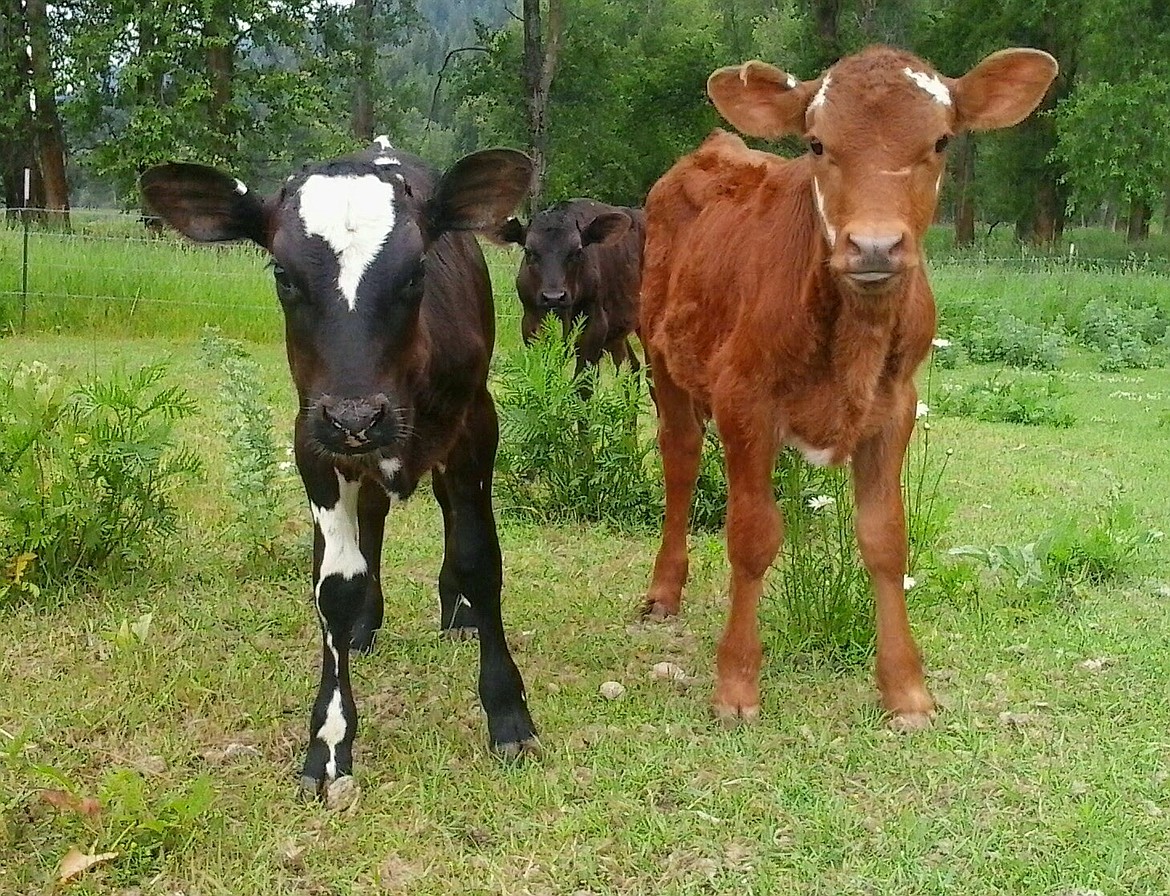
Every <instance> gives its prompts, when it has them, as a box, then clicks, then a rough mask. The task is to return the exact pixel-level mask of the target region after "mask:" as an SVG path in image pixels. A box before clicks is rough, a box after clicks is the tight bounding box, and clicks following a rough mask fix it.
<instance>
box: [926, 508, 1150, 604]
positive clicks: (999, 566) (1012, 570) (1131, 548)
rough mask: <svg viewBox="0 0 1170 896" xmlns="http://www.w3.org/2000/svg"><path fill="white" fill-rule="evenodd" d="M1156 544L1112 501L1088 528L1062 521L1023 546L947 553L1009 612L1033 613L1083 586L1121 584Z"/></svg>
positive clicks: (1131, 514) (958, 549)
mask: <svg viewBox="0 0 1170 896" xmlns="http://www.w3.org/2000/svg"><path fill="white" fill-rule="evenodd" d="M1162 538H1163V534H1162V533H1161V532H1159V531H1158V530H1155V529H1147V528H1145V527H1144V526H1142V525H1141V524H1140V523H1139V521H1138V520H1137V518H1136V515H1135V513H1134V510H1133V507H1132V505H1130V504H1128V503H1124V502H1118V501H1113V502H1112V503H1110V504H1109V505H1108V506H1106V507H1104V508H1102V509H1099V510H1098V511H1096V512H1095V513H1094V516H1093V518H1092V519H1091V520H1089V521H1088V522H1084V521H1081V520H1079V519H1077V518H1075V517H1067V518H1065V519H1062V520H1060V521H1058V522H1057V523H1056V525H1054V526H1053V527H1051V528H1049V529H1046V530H1045V531H1044V532H1043V533H1041V534H1040V536H1039V537H1037V538H1036V539H1035V540H1033V541H1030V542H1028V543H1026V544H1023V545H1019V546H1016V545H1008V544H994V545H991V546H990V547H986V548H984V547H980V546H977V545H963V546H960V547H955V548H952V549H951V550H950V551H949V553H950V554H951V556H954V557H961V558H966V559H970V560H975V561H977V563H978V564H979V565H980V566H983V567H984V568H986V569H987V570H988V571H989V572H991V573H992V575H993V577H994V578H995V579H996V581H997V586H998V588H999V590H1000V594H1001V596H1003V597H1004V598H1006V601H1005V602H1006V603H1007V604H1008V605H1009V606H1014V607H1025V606H1031V607H1035V606H1046V605H1049V604H1051V603H1054V602H1055V603H1067V602H1069V601H1070V600H1071V599H1072V597H1073V595H1074V593H1075V590H1076V588H1077V587H1078V586H1080V585H1083V584H1085V583H1088V584H1092V585H1102V584H1106V583H1108V582H1117V581H1124V580H1125V579H1127V578H1129V577H1131V576H1132V575H1133V574H1134V571H1135V568H1136V566H1137V564H1138V562H1139V560H1140V559H1141V556H1142V554H1143V553H1144V550H1145V547H1146V546H1147V545H1150V544H1153V543H1155V542H1157V541H1160V540H1161V539H1162Z"/></svg>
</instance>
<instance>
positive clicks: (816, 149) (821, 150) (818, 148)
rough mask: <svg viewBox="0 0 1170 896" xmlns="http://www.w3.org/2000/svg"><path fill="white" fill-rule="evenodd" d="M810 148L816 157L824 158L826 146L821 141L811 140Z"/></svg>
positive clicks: (809, 142)
mask: <svg viewBox="0 0 1170 896" xmlns="http://www.w3.org/2000/svg"><path fill="white" fill-rule="evenodd" d="M808 148H809V149H811V150H812V154H813V155H814V156H822V155H824V154H825V144H823V143H822V142H821V141H820V140H809V141H808Z"/></svg>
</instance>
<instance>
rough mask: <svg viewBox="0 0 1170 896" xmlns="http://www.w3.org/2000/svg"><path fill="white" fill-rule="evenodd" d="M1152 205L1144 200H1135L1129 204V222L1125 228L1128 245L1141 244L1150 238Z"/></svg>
mask: <svg viewBox="0 0 1170 896" xmlns="http://www.w3.org/2000/svg"><path fill="white" fill-rule="evenodd" d="M1150 215H1151V210H1150V204H1149V203H1148V202H1146V201H1145V200H1144V199H1134V200H1132V201H1131V202H1130V204H1129V221H1128V223H1127V224H1126V228H1125V241H1126V242H1127V243H1140V242H1141V241H1142V240H1145V239H1148V238H1149V236H1150Z"/></svg>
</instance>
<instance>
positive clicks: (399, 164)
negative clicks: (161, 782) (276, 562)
mask: <svg viewBox="0 0 1170 896" xmlns="http://www.w3.org/2000/svg"><path fill="white" fill-rule="evenodd" d="M531 170H532V167H531V163H530V162H529V160H528V158H527V156H525V155H523V154H522V153H519V152H515V151H512V150H488V151H485V152H478V153H473V154H472V155H470V156H467V157H465V158H463V159H461V160H460V161H458V162H456V163H455V165H454V166H453V167H452V168H451V169H450V170H449V171H447V172H446V173H442V174H440V173H439V172H436V171H434V170H433V169H431V168H430V167H428V166H427V165H426V164H425V163H424V162H423V161H422V160H421V159H419V158H416V157H414V156H411V155H408V154H406V153H401V152H395V151H393V150H392V149H391V148H390V144H389V141H387V140H386V139H385V138H384V137H383V138H379V140H378V142H377V143H376V144H375V145H374V146H373V147H371V148H370V150H368V151H367V152H364V153H360V154H357V155H353V156H346V157H343V158H340V159H335V160H333V161H330V162H323V163H320V164H315V165H306V166H305V167H304V168H303V169H302V170H301V171H300V172H298V173H297V174H294V175H292V176H291V177H289V178H288V179H287V180H286V181H285V182H284V185H283V186H282V187H281V189H280V190H279V191H278V192H277V193H275V194H273V195H271V196H268V197H267V198H260V197H257V196H256V195H255V194H254V193H252V192H250V191H249V190H248V188H247V187H246V186H244V184H243V183H241V182H240V181H238V180H236V179H235V178H232V177H229V176H228V175H226V174H221V173H219V172H217V171H214V170H213V169H211V168H205V167H203V166H200V165H185V164H171V165H161V166H158V167H156V168H152V169H150V170H149V171H147V172H146V173H145V174H144V175H143V176H142V188H143V191H144V193H145V195H146V199H147V201H148V202H149V204H150V206H151V208H152V209H153V210H154V211H155V212H157V213H158V214H159V215H160V216H161V217H162V218H163V219H164V220H165V221H166V222H167V223H168V224H170V225H171V226H172V227H174V228H176V229H177V230H179V231H181V232H182V233H184V234H186V235H187V236H188V237H190V238H191V239H194V240H198V241H200V242H218V241H222V240H234V239H250V240H252V241H254V242H255V243H258V244H259V245H260V246H262V247H263V248H264V249H266V250H267V251H268V252H269V253H270V254H271V257H272V262H273V267H272V273H273V278H274V280H275V286H276V295H277V297H278V298H279V299H280V304H281V307H282V309H283V311H284V321H285V333H286V342H287V349H288V360H289V368H290V370H291V372H292V378H293V382H294V384H295V385H296V390H297V395H298V397H299V399H300V408H299V410H298V413H297V417H296V425H295V433H294V448H295V453H296V461H297V468H298V470H299V471H300V474H301V479H302V481H303V482H304V486H305V491H306V493H307V495H308V498H309V508H310V510H311V511H312V515H313V522H314V533H313V575H312V582H313V595H314V598H315V601H316V607H317V613H318V616H319V617H320V621H321V644H322V661H321V680H320V687H319V689H318V692H317V699H316V702H315V703H314V705H313V710H312V714H311V717H310V723H309V743H308V749H307V752H306V756H305V764H304V770H303V772H302V774H301V786H302V787H303V788H304V790H305V791H307V792H309V793H320V792H322V790H323V788H324V787H325V785H327V784H328V783H329V781H331V780H332V779H335V778H338V777H341V776H343V775H348V774H351V773H352V770H353V742H354V736H355V734H356V733H357V708H356V706H355V704H354V699H353V693H352V689H351V687H350V677H349V655H350V650H351V649H353V650H359V651H368V650H370V649H371V648H372V647H373V643H374V636H375V634H376V632H377V630H378V628H379V627H380V626H381V624H382V586H381V569H380V567H381V556H382V535H383V526H384V523H385V518H386V514H387V511H388V510H389V509H390V506H391V504H392V503H393V502H394V501H396V500H400V499H405V498H407V497H409V495H410V494H411V493H412V492H413V491H414V490H415V488H416V487H417V485H418V483H419V480H420V479H421V478H422V477H423V476H425V475H427V474H428V473H429V474H430V475H431V485H432V488H433V489H434V493H435V497H436V498H437V499H438V502H439V506H440V508H441V509H442V513H443V530H444V535H445V539H446V541H445V550H444V554H443V566H442V569H441V571H440V573H439V597H440V602H441V605H442V606H441V614H442V615H441V625H442V626H443V627H444V628H470V627H475V628H478V630H479V645H480V667H479V695H480V701H481V703H482V704H483V708H484V711H485V712H486V714H487V722H488V732H489V737H490V741H491V745H492V747H493V748H494V749H495V750H497V751H498V752H500V753H502V754H505V755H517V754H520V753H523V752H527V751H529V750H532V749H535V746H536V741H535V737H536V729H535V728H534V726H533V724H532V718H531V716H530V715H529V713H528V707H527V705H526V702H525V696H524V684H523V682H522V681H521V678H520V673H519V671H518V670H517V669H516V664H515V663H514V662H513V661H512V657H511V654H510V653H509V652H508V645H507V642H506V641H505V638H504V626H503V622H502V620H501V616H500V584H501V578H502V573H501V561H500V545H499V541H498V539H497V537H496V525H495V519H494V516H493V513H492V500H491V495H492V467H493V462H494V460H495V455H496V444H497V426H496V411H495V405H494V404H493V402H492V398H491V395H490V394H489V393H488V390H487V371H488V361H489V359H490V358H491V353H492V347H493V343H494V341H495V317H494V313H493V309H492V290H491V282H490V281H489V279H488V271H487V265H486V264H485V263H484V258H483V254H482V253H481V252H480V249H479V245H478V244H477V243H476V241H475V238H474V237H473V236H472V235H471V233H469V232H468V231H481V232H486V231H492V232H494V231H496V230H498V229H499V227H501V226H502V225H503V223H504V222H505V220H506V219H507V217H508V215H510V214H511V213H512V211H513V209H514V208H515V206H516V204H517V203H518V202H519V201H520V199H521V198H522V197H523V195H524V193H525V192H526V191H527V189H528V182H529V178H530V177H531Z"/></svg>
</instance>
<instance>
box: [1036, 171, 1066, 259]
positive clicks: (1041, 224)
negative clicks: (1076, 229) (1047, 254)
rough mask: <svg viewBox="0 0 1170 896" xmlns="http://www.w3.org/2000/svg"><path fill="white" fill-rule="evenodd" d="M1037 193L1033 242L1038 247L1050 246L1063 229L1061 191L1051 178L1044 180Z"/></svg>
mask: <svg viewBox="0 0 1170 896" xmlns="http://www.w3.org/2000/svg"><path fill="white" fill-rule="evenodd" d="M1038 187H1039V189H1037V191H1036V213H1035V217H1034V218H1033V219H1032V238H1031V242H1033V243H1035V244H1036V245H1038V246H1049V245H1051V244H1052V243H1053V242H1055V241H1056V234H1057V232H1058V230H1059V229H1062V227H1061V223H1060V219H1061V213H1062V210H1061V205H1062V203H1061V201H1060V191H1059V190H1057V188H1056V182H1055V181H1054V180H1052V179H1051V178H1043V179H1042V180H1041V181H1040V183H1039V184H1038Z"/></svg>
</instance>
